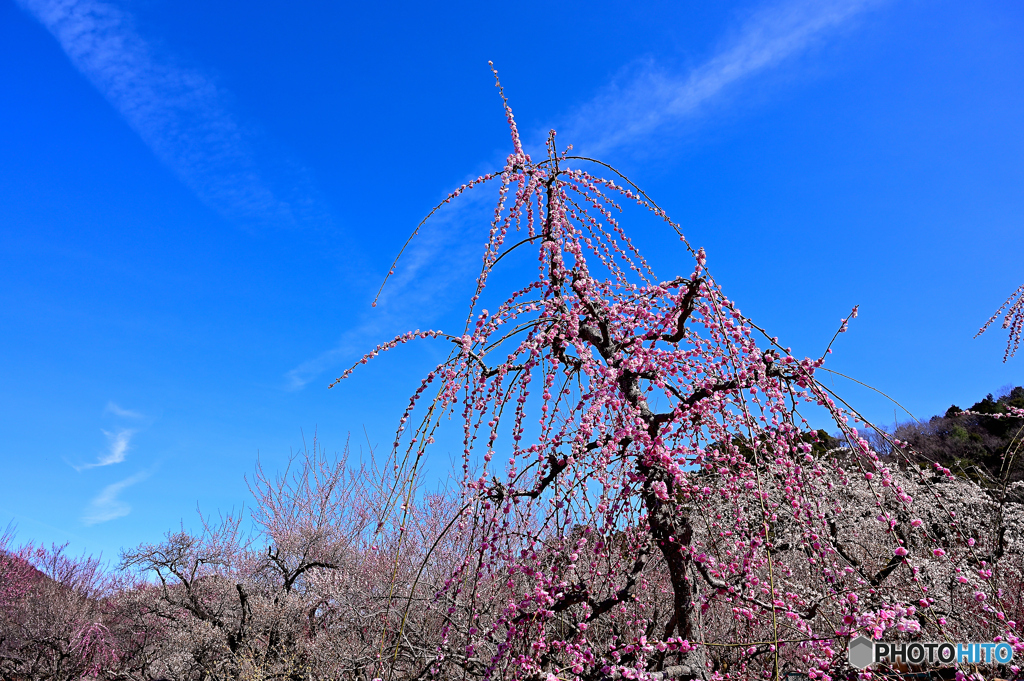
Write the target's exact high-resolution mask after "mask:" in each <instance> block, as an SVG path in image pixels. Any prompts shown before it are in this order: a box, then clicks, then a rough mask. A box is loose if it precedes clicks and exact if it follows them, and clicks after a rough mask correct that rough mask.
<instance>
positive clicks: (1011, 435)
mask: <svg viewBox="0 0 1024 681" xmlns="http://www.w3.org/2000/svg"><path fill="white" fill-rule="evenodd" d="M1008 406H1013V407H1020V408H1024V387H1021V386H1017V387H1015V388H1013V389H1012V390H1010V391H1009V392H1007V393H1005V394H1003V395H1001V396H999V397H993V396H992V394H991V393H989V394H988V395H987V396H986V397H985V398H984V399H983V400H981V401H980V402H975V403H974V404H973V405H971V406H970V407H968V408H967V409H961V408H960V407H958V406H957V405H955V404H954V405H951V406H950V407H949V409H947V410H946V413H945V414H944V415H942V416H933V417H931V418H930V419H929V420H928V421H927V422H910V423H904V424H901V425H899V426H898V427H897V428H896V430H895V431H894V432H893V435H894V436H895V437H897V438H899V439H900V440H906V441H907V442H909V443H910V444H911V446H912V447H913V449H914V450H915V451H914V454H913V457H914V458H915V459H916V460H918V461H919V462H921V463H925V462H929V463H930V462H937V463H941V464H942V465H943V466H945V467H947V468H949V469H950V470H951V471H953V472H954V473H955V474H957V475H959V476H961V477H966V478H969V479H971V480H974V481H975V482H977V483H979V484H981V485H983V486H986V487H989V486H994V485H998V484H1001V482H1002V481H1004V480H1005V481H1008V482H1016V481H1019V480H1024V446H1022V441H1024V419H1020V418H994V417H993V416H989V414H1005V413H1007V411H1008V410H1007V407H1008ZM964 412H974V413H973V414H967V413H964Z"/></svg>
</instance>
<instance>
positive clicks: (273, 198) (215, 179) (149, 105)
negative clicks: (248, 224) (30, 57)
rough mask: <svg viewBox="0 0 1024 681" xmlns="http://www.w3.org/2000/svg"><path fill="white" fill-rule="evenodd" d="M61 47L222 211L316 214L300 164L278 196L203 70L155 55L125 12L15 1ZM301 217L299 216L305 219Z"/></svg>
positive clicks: (265, 216) (255, 215)
mask: <svg viewBox="0 0 1024 681" xmlns="http://www.w3.org/2000/svg"><path fill="white" fill-rule="evenodd" d="M17 2H18V3H19V4H20V5H21V6H22V7H23V8H24V9H25V10H26V11H28V12H29V13H30V14H32V15H33V16H34V17H35V18H36V19H37V20H38V21H39V22H40V23H42V25H43V26H45V27H46V29H47V30H49V31H50V33H52V34H53V36H54V37H55V38H56V39H57V42H58V43H60V46H61V48H62V49H63V50H64V52H65V53H66V54H67V56H68V58H69V59H70V60H71V63H72V64H73V65H74V66H75V68H77V69H78V70H79V71H80V72H81V73H82V74H84V75H85V76H86V78H88V79H89V80H90V81H91V82H92V84H93V85H94V86H95V87H96V88H97V89H98V90H99V91H100V92H101V93H102V94H103V96H104V97H105V98H106V99H107V100H108V101H109V102H110V103H111V104H112V105H113V106H114V108H116V109H117V110H118V111H119V112H120V113H121V115H122V116H123V117H124V118H125V120H126V121H127V122H128V124H129V125H130V126H131V127H132V128H133V129H134V130H135V131H136V132H137V133H138V135H139V136H140V137H141V138H142V140H143V141H144V142H145V143H146V144H147V145H148V146H149V147H150V149H152V150H153V152H154V153H155V154H156V156H157V157H158V158H159V159H160V160H161V161H162V162H163V163H164V164H166V165H167V166H168V167H170V168H171V169H172V170H173V171H174V172H175V173H176V174H177V175H178V176H179V178H181V180H182V181H183V182H184V183H185V184H186V185H188V186H189V187H190V188H191V189H192V190H193V191H194V192H195V193H196V194H197V195H198V196H199V197H200V198H201V199H202V200H203V201H204V202H206V203H207V204H208V205H210V206H211V207H213V208H214V209H215V210H217V211H219V212H221V213H222V214H224V215H226V216H228V217H231V218H238V219H246V220H252V221H258V222H263V223H267V222H271V223H277V222H282V221H283V222H286V223H290V222H293V221H294V220H295V219H296V218H298V217H303V218H307V219H308V218H310V217H320V218H322V217H323V214H322V212H321V214H320V215H314V213H318V210H317V209H316V204H317V201H316V200H314V198H313V196H314V195H315V192H314V191H313V189H312V186H311V184H310V183H309V182H308V180H307V178H306V177H305V173H304V171H303V170H302V169H301V168H296V167H295V166H294V165H292V166H291V167H288V164H287V163H286V162H283V161H279V162H278V163H277V164H276V165H278V166H283V167H278V168H276V170H277V171H278V172H285V173H286V174H288V175H289V177H288V178H287V180H286V181H284V182H282V183H281V186H282V187H289V189H288V190H286V191H285V192H284V194H285V196H281V195H280V194H281V192H275V191H274V190H272V189H271V187H270V185H269V184H268V182H267V181H266V178H265V177H263V176H262V175H263V174H262V173H261V168H260V167H259V164H258V163H257V152H258V151H259V150H258V149H257V148H256V145H254V140H256V137H257V136H256V135H254V134H253V132H252V131H251V130H249V129H246V128H243V126H242V125H241V124H240V123H239V122H238V121H237V120H236V118H235V117H234V116H232V115H231V113H230V112H229V108H228V107H227V105H226V104H225V93H224V92H223V91H222V90H221V89H220V88H218V87H217V85H216V84H215V83H214V82H213V81H212V80H211V79H210V78H208V77H207V76H205V75H203V74H202V73H200V72H199V71H197V70H195V69H191V68H186V67H182V66H179V65H176V64H175V63H174V61H173V60H172V59H171V58H169V57H167V56H166V55H159V54H157V52H156V51H155V50H154V49H153V48H152V47H151V45H150V44H149V43H147V42H146V41H145V40H144V39H143V38H142V37H141V36H139V35H138V33H137V32H136V31H135V29H134V27H133V21H132V18H131V16H130V15H129V14H127V13H126V12H124V11H122V10H120V9H119V8H118V7H117V6H115V5H114V4H111V3H110V2H103V1H102V0H17ZM299 213H301V215H299Z"/></svg>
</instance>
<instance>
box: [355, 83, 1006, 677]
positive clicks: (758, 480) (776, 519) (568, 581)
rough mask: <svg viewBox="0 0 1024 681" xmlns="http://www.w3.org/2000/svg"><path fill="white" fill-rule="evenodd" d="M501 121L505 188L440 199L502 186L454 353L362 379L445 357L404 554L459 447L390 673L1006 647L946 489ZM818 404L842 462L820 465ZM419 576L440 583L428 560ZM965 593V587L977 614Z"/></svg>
mask: <svg viewBox="0 0 1024 681" xmlns="http://www.w3.org/2000/svg"><path fill="white" fill-rule="evenodd" d="M499 88H500V84H499ZM502 97H503V100H504V95H502ZM505 110H506V114H507V119H508V124H509V127H510V129H511V134H512V143H513V144H512V146H513V150H512V153H511V154H510V155H509V156H508V159H507V161H506V163H505V166H504V168H503V169H502V170H501V172H500V173H494V174H491V175H486V176H482V177H480V178H478V179H477V180H475V181H473V182H470V183H468V184H466V185H464V186H462V187H460V188H459V189H458V190H457V191H455V192H453V193H452V194H451V195H449V197H448V198H447V199H446V200H445V202H444V203H447V202H448V201H451V200H452V199H455V198H456V197H457V196H459V195H460V194H462V193H463V192H465V191H466V190H468V189H470V188H472V187H474V186H477V185H480V184H483V183H487V182H495V183H498V184H499V185H500V186H499V190H498V193H499V197H500V198H499V201H498V204H497V207H496V208H495V210H494V217H493V222H492V223H491V228H490V233H489V235H488V240H487V245H486V249H485V251H484V255H483V268H482V270H481V273H480V275H479V278H478V280H477V286H476V292H475V295H474V296H473V298H472V301H471V306H470V313H469V316H468V317H467V319H466V326H465V329H464V331H463V333H461V334H455V335H450V334H444V333H441V332H440V331H428V332H419V331H417V332H414V333H408V334H405V335H402V336H399V337H398V338H395V339H394V340H393V341H391V342H389V343H386V344H383V345H381V346H378V347H377V348H376V349H375V350H374V351H373V352H371V353H369V354H367V355H366V356H365V357H364V358H363V360H362V363H365V362H366V361H367V360H369V359H371V358H373V357H375V356H376V355H377V354H379V353H380V352H381V351H384V350H387V349H389V348H392V347H394V346H396V345H398V344H400V343H404V342H408V341H410V340H413V339H415V338H428V337H429V338H435V339H445V340H447V341H450V342H451V343H453V345H454V348H453V350H452V352H451V354H450V355H449V357H448V358H447V360H446V361H444V362H443V363H441V364H439V365H438V366H437V367H436V368H435V369H434V370H433V371H431V372H430V373H429V374H428V375H427V376H426V378H425V379H423V381H422V383H421V385H420V387H419V389H418V390H417V391H416V393H415V395H414V396H413V397H412V399H411V401H410V404H409V407H408V409H407V410H406V412H405V413H404V414H403V416H402V417H401V424H400V426H399V429H398V433H397V437H396V440H395V457H396V458H395V461H396V462H397V465H396V471H397V476H398V477H397V481H396V485H395V490H396V491H395V493H394V499H392V500H390V501H389V502H388V503H389V504H390V506H391V507H393V508H394V513H395V516H394V517H395V518H396V521H395V522H396V523H397V527H398V528H399V531H400V532H401V531H404V526H405V523H406V520H405V518H406V517H407V516H408V514H410V513H412V509H413V508H414V507H415V505H416V500H415V495H414V494H413V492H412V490H413V480H414V478H415V475H416V471H417V470H418V467H419V466H420V463H421V462H422V460H423V457H424V456H425V455H426V453H427V451H428V449H429V447H430V445H431V444H432V443H434V439H435V435H436V434H437V431H438V428H439V427H440V426H441V424H442V423H443V422H446V421H447V420H448V419H449V418H450V417H453V416H454V417H456V422H459V423H461V429H462V441H463V445H464V448H463V452H462V471H461V482H462V485H461V490H462V491H461V500H460V501H458V502H457V504H456V507H457V508H458V507H459V505H460V504H461V510H457V511H456V512H455V513H454V514H453V516H452V519H451V521H450V522H449V523H448V524H447V529H446V541H447V542H448V544H449V548H448V549H447V550H448V555H449V556H459V557H460V558H459V559H457V560H454V561H452V562H451V564H450V565H447V566H446V568H447V574H446V577H445V579H444V581H443V582H441V583H439V584H438V585H437V586H436V589H435V590H433V592H432V593H431V594H430V595H429V597H426V595H425V594H424V592H423V591H422V590H419V589H418V586H417V585H416V584H414V585H411V586H410V585H408V584H401V585H397V584H396V585H395V587H394V588H393V589H392V594H393V597H392V603H391V604H390V606H389V607H391V608H395V609H399V610H402V612H403V613H405V615H404V616H403V617H400V618H397V619H396V622H397V624H396V625H395V626H397V627H398V629H399V630H398V631H397V632H396V631H392V632H388V633H386V634H385V639H386V641H387V643H386V644H385V645H382V659H381V662H380V664H381V667H380V668H378V670H377V675H379V676H381V677H383V678H388V677H389V676H401V677H409V676H412V677H420V678H427V677H437V678H467V677H470V678H483V679H512V678H522V679H538V680H539V679H548V680H550V679H554V678H558V679H611V678H658V679H660V678H691V677H701V678H703V677H709V676H711V675H713V674H717V675H718V676H719V677H728V678H778V677H779V676H780V675H782V674H784V673H785V672H786V671H789V670H799V671H803V672H809V674H810V675H811V677H812V678H830V677H832V678H834V677H835V675H836V674H837V673H841V672H842V670H844V669H848V667H847V665H846V655H845V650H846V645H847V642H848V640H849V639H850V638H851V637H853V636H856V635H857V634H858V633H865V632H866V633H867V634H868V635H871V636H874V637H876V638H879V637H882V636H885V637H889V638H893V637H896V638H898V637H904V638H905V637H907V636H914V637H923V639H924V640H943V639H950V640H963V637H964V636H968V640H989V639H991V638H992V637H993V636H1003V637H1004V638H1010V639H1011V640H1013V641H1014V642H1015V641H1016V639H1015V638H1014V636H1015V634H1014V632H1015V623H1013V622H1010V621H1007V617H1006V615H1005V614H1004V612H1003V610H1004V609H1006V605H1005V604H1004V601H1005V598H1006V597H1005V594H1004V593H1003V592H1002V591H1001V590H999V589H997V588H995V587H994V586H993V582H992V574H991V570H989V571H988V573H986V568H985V566H986V565H987V562H986V556H985V552H986V551H987V552H989V553H991V552H992V551H993V550H995V549H994V548H993V547H992V546H990V545H989V544H991V542H990V538H988V537H986V538H975V531H974V528H972V527H969V526H965V525H964V524H963V523H960V522H958V519H957V518H956V517H955V515H956V514H955V511H950V510H948V509H949V508H950V507H949V504H948V503H946V500H945V499H944V497H943V492H942V487H943V486H942V484H941V483H942V482H944V481H945V480H946V476H949V471H948V470H944V469H941V468H938V469H936V470H922V469H921V468H919V467H917V466H907V465H903V466H902V468H901V466H900V465H898V464H899V461H900V458H901V457H902V456H903V450H902V443H899V442H895V443H892V442H890V445H891V451H892V454H891V455H890V456H891V458H890V460H889V461H883V460H881V459H880V457H879V455H878V454H877V453H876V452H875V451H873V450H872V448H870V447H869V444H868V441H867V440H866V439H865V438H864V437H863V434H862V433H859V432H858V431H857V430H856V429H855V428H854V425H856V424H857V423H858V421H860V420H861V419H860V418H859V417H858V416H857V415H856V414H855V413H854V412H852V411H851V410H850V409H849V408H848V407H844V406H840V405H841V404H842V403H841V400H839V399H838V398H836V397H835V396H834V395H832V394H831V393H830V391H829V390H828V389H827V388H825V386H824V385H823V384H822V383H820V382H819V381H818V379H817V378H816V373H817V372H818V371H819V370H820V368H821V367H822V365H823V361H824V356H823V357H822V358H821V359H798V358H796V357H794V356H792V355H791V354H790V353H789V352H788V351H787V349H786V348H783V347H782V346H780V345H779V344H778V343H777V342H776V341H775V339H773V338H770V337H769V336H767V334H765V333H764V332H763V331H762V330H761V329H760V328H759V327H757V326H756V325H755V324H754V323H753V322H752V321H751V320H749V319H747V318H746V317H745V316H744V315H743V314H741V312H740V310H739V309H737V307H736V305H735V304H734V303H733V301H731V300H730V299H729V298H727V297H726V296H725V295H724V294H723V292H722V290H721V288H720V286H719V285H718V284H717V283H716V282H715V280H714V278H713V277H712V276H711V274H710V272H709V270H708V268H707V265H706V258H705V254H704V252H703V250H700V249H698V250H695V249H694V248H692V247H691V246H690V244H689V243H688V242H687V241H686V239H685V238H684V237H683V236H682V235H681V234H679V237H678V238H679V243H680V244H681V249H685V250H686V251H687V252H688V253H689V254H690V255H691V256H692V258H693V264H692V266H691V267H690V268H689V271H688V272H687V273H685V274H684V275H683V276H676V277H674V278H671V279H661V278H659V277H658V276H656V275H655V273H654V272H653V271H652V269H651V267H650V265H649V264H648V262H647V261H646V260H645V259H644V257H643V256H642V255H641V254H640V252H639V251H638V249H637V248H635V247H634V245H633V244H632V242H631V241H630V238H629V236H628V234H627V232H626V231H625V229H624V228H623V227H622V226H621V225H620V223H619V217H618V216H619V215H621V214H622V212H621V210H620V204H623V203H625V202H632V203H635V204H637V205H638V206H640V207H641V208H643V209H647V210H649V211H651V212H652V213H653V214H654V215H655V216H657V217H658V218H660V219H663V220H664V222H665V224H667V225H668V226H669V227H670V228H672V229H675V231H676V232H677V233H678V232H679V230H678V227H677V225H676V224H675V223H673V222H672V221H671V220H670V219H669V217H668V216H667V215H666V214H665V213H664V211H662V210H661V209H660V208H658V207H657V206H656V205H655V203H654V202H653V201H652V200H651V199H650V198H649V197H648V196H647V195H646V194H645V193H644V192H643V191H641V190H640V189H639V188H637V187H636V186H635V185H633V184H632V183H631V182H629V181H628V180H627V179H626V178H624V177H623V176H621V175H620V174H618V173H617V172H616V171H614V170H613V169H611V168H610V167H609V166H606V165H605V164H603V163H600V162H598V161H594V160H592V159H587V158H582V157H578V156H573V155H571V154H570V151H569V150H566V151H564V152H559V151H558V149H557V148H556V146H555V135H554V132H552V133H551V135H550V136H549V139H548V142H547V155H546V157H545V158H543V159H540V160H534V159H533V158H532V157H531V156H530V155H529V154H527V153H526V152H525V151H524V149H523V146H522V144H521V141H520V138H519V135H518V133H517V129H516V124H515V121H514V119H513V115H512V111H511V109H510V108H509V106H508V103H507V101H506V104H505ZM570 149H571V148H570ZM595 167H596V168H599V169H600V170H601V171H602V172H603V173H604V174H607V175H610V176H611V177H612V178H613V179H605V178H603V177H599V176H598V175H596V174H593V173H592V172H591V170H588V169H591V168H595ZM442 205H443V204H442ZM435 210H436V209H435ZM414 236H415V233H414ZM522 248H532V249H534V251H535V253H536V259H537V260H536V262H537V270H536V276H535V277H534V278H533V279H532V280H530V281H528V282H527V283H525V284H523V285H522V286H521V287H520V288H519V289H518V290H515V291H514V292H512V293H511V295H509V296H508V297H507V299H505V300H504V302H502V303H500V304H499V305H497V306H496V307H494V308H493V309H490V310H487V309H481V308H482V305H483V303H482V302H481V301H482V300H483V297H484V294H485V290H486V289H487V286H488V282H489V279H490V277H491V275H492V272H493V271H494V268H495V266H496V265H498V264H499V261H501V260H502V258H503V257H504V256H505V255H506V254H507V253H509V252H510V251H512V250H513V249H522ZM392 271H394V269H392ZM855 313H856V310H854V313H853V314H852V315H851V316H855ZM848 320H849V317H848V318H847V320H844V322H843V325H842V327H841V328H840V331H843V330H845V329H846V322H847V321H848ZM826 354H827V353H826ZM351 371H352V370H351V369H350V370H349V371H347V372H346V373H345V374H344V375H343V376H342V377H341V378H339V379H338V380H339V381H340V380H342V379H343V378H345V377H346V376H348V375H349V374H350V373H351ZM335 383H337V381H336V382H335ZM807 404H814V405H820V406H823V407H824V408H825V409H827V410H828V411H829V412H830V413H831V414H832V416H833V417H834V420H835V423H836V427H837V428H838V429H839V431H841V433H842V435H843V437H844V438H845V440H846V442H845V446H843V447H837V446H833V447H832V448H828V447H826V446H825V442H824V441H823V439H822V436H823V435H824V434H823V433H821V435H819V433H818V432H815V431H814V430H812V429H811V428H810V427H809V426H808V424H807V422H806V421H804V419H803V418H802V417H801V416H800V412H799V409H800V408H801V406H802V405H807ZM916 497H921V498H920V499H919V498H916ZM855 502H856V503H855ZM922 507H925V508H927V509H928V513H930V514H931V515H930V516H929V517H930V518H931V519H930V521H929V522H924V521H923V520H921V519H920V518H918V517H917V516H919V515H926V514H925V513H924V511H922V510H920V509H921V508H922ZM850 508H854V509H855V510H856V515H854V516H853V517H850V515H849V513H848V510H849V509H850ZM1000 541H1002V539H1000ZM453 543H454V544H456V545H458V546H460V547H461V549H459V550H453V549H452V548H451V545H452V544H453ZM983 544H984V546H983ZM422 560H423V564H424V565H426V564H431V565H434V563H433V562H432V561H431V559H430V551H429V549H428V550H427V551H426V554H425V556H424V557H423V559H422ZM989 560H991V557H990V558H989ZM958 575H959V576H961V577H963V578H964V580H965V581H964V583H968V582H969V583H970V584H971V585H972V586H971V589H970V591H969V593H968V597H967V598H966V599H965V600H964V599H961V600H963V603H960V602H958V601H956V599H954V598H953V597H952V596H951V595H950V594H951V593H953V591H955V589H954V590H952V591H951V588H952V587H950V580H954V579H955V578H956V577H957V576H958ZM1018 581H1019V580H1018ZM961 591H963V589H961ZM939 592H941V593H942V594H943V595H944V598H945V601H944V602H938V601H937V600H936V598H935V596H936V595H938V593H939ZM403 594H404V595H403ZM412 594H417V595H416V597H415V598H414V597H413V595H412ZM954 604H955V608H956V610H957V612H956V615H955V617H954V616H953V613H952V609H953V608H954ZM427 610H429V611H434V612H436V613H438V614H439V615H440V617H439V620H440V621H441V622H443V624H442V626H441V629H440V631H439V632H438V633H437V636H436V639H437V640H436V642H435V643H434V644H433V646H432V648H431V649H430V650H429V651H427V650H424V651H423V654H422V657H421V662H422V667H421V668H419V669H416V668H412V667H405V668H399V667H398V666H397V665H396V664H392V660H397V659H398V657H397V656H398V653H399V651H400V649H401V648H402V646H403V644H402V640H403V638H404V636H405V635H406V633H405V628H407V627H409V626H411V625H410V624H409V622H408V617H409V616H412V615H414V614H418V613H422V612H424V611H427ZM420 616H421V615H420ZM421 635H422V633H420V634H418V636H421ZM979 637H980V638H979ZM403 659H404V658H403Z"/></svg>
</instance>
